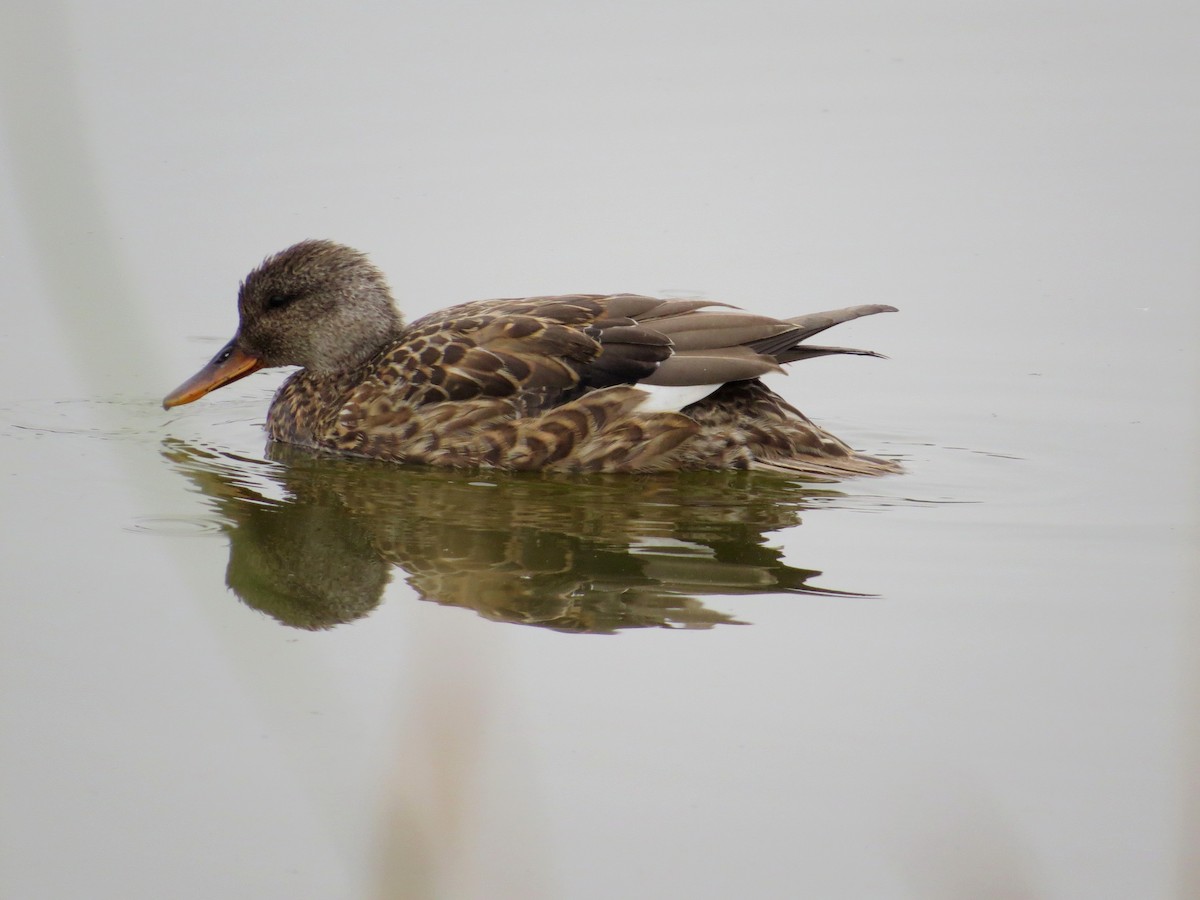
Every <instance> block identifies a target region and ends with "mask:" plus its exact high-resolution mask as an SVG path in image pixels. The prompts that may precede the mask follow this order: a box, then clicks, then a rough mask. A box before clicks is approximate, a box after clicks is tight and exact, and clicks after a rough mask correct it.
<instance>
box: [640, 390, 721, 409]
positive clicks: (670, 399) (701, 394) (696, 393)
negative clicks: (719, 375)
mask: <svg viewBox="0 0 1200 900" xmlns="http://www.w3.org/2000/svg"><path fill="white" fill-rule="evenodd" d="M719 387H721V385H720V384H681V385H674V384H672V385H665V384H639V385H637V389H638V390H639V391H642V392H643V393H645V394H647V395H648V396H647V397H646V399H645V400H643V401H642V402H641V403H640V404H638V408H637V411H638V412H640V413H656V412H679V410H681V409H683V408H684V407H685V406H689V405H691V404H693V403H695V402H697V401H699V400H703V399H704V398H705V397H707V396H708V395H709V394H711V393H712V392H713V391H715V390H716V389H717V388H719Z"/></svg>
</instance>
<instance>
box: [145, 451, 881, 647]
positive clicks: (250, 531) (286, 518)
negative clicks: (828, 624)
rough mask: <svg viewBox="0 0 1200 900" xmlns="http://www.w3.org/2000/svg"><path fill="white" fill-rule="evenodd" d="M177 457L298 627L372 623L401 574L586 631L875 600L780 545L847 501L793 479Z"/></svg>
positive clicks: (480, 602)
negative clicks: (822, 507)
mask: <svg viewBox="0 0 1200 900" xmlns="http://www.w3.org/2000/svg"><path fill="white" fill-rule="evenodd" d="M163 453H164V455H165V456H166V458H167V459H168V460H170V462H171V463H172V464H173V465H174V466H175V467H176V468H177V469H178V471H179V472H181V473H182V474H183V475H185V476H186V477H187V478H189V479H190V480H191V481H192V482H193V483H194V484H195V485H196V486H197V487H198V488H199V489H200V491H202V492H203V493H204V494H206V495H207V496H208V497H209V498H210V500H211V502H212V504H213V506H214V507H215V508H216V510H217V512H218V514H219V517H220V519H221V522H222V525H223V527H224V528H225V530H226V531H227V533H228V535H229V539H230V550H229V567H228V569H227V571H226V581H227V583H228V585H229V587H230V588H231V589H232V590H233V591H234V593H236V594H237V596H238V597H240V598H241V599H242V600H243V601H244V602H245V603H246V604H247V605H249V606H251V607H254V608H255V609H259V610H261V611H263V612H265V613H267V614H269V615H271V616H273V617H274V618H275V619H277V620H278V621H280V622H281V623H283V624H285V625H290V626H293V627H296V628H306V629H322V628H331V627H333V626H335V625H339V624H341V623H343V622H349V621H352V620H354V619H358V618H360V617H362V616H365V615H367V614H368V613H369V612H370V611H371V610H372V609H374V608H375V607H376V606H377V605H378V604H379V602H380V600H381V598H382V596H383V590H384V586H385V585H386V584H387V582H388V580H389V578H390V574H391V569H392V567H397V568H400V569H402V570H403V571H404V572H405V573H406V575H407V579H406V580H407V582H408V584H409V585H410V586H411V587H412V588H413V589H414V590H415V591H416V592H417V593H418V594H419V595H420V596H421V598H422V599H425V600H432V601H435V602H437V603H441V604H444V605H451V606H461V607H465V608H467V609H473V610H475V611H476V612H477V613H479V614H480V615H481V616H484V617H486V618H489V619H493V620H496V621H502V622H513V623H519V624H523V625H538V626H542V627H545V628H552V629H555V630H558V631H569V632H594V633H612V632H615V631H618V630H620V629H623V628H645V627H676V628H710V627H712V626H713V625H718V624H742V623H740V622H738V621H737V620H736V619H733V618H731V617H730V616H728V615H725V614H724V613H721V612H718V611H716V610H713V609H709V608H707V607H705V606H704V605H703V604H702V603H701V602H700V600H699V599H698V598H697V595H703V596H712V595H722V594H737V595H741V594H781V593H793V594H824V595H838V596H862V595H858V594H851V593H848V592H842V591H834V590H829V589H824V588H818V587H814V586H812V585H810V584H809V583H808V582H809V580H810V579H812V578H813V577H814V576H816V575H819V574H820V573H819V572H816V571H814V570H810V569H797V568H793V567H791V566H788V565H786V564H785V563H783V561H782V558H781V557H782V554H781V552H780V551H779V550H775V549H772V548H770V547H769V546H766V540H767V539H766V537H765V535H766V534H767V533H768V532H772V531H778V530H780V529H784V528H790V527H793V526H795V525H799V524H800V513H801V511H802V510H803V509H804V508H805V507H806V506H807V505H810V504H811V503H812V502H813V500H814V499H815V498H818V497H820V496H822V495H829V494H831V493H833V492H831V491H829V490H819V489H816V488H814V487H813V486H812V485H803V484H800V483H797V482H794V481H790V480H787V479H783V478H780V477H778V476H764V475H757V474H752V473H745V472H695V473H685V474H671V475H653V476H630V475H619V476H603V475H595V476H564V475H548V474H538V473H502V472H491V471H489V472H486V473H484V472H478V471H469V472H460V471H453V470H445V469H440V470H435V469H426V468H408V467H405V466H398V465H395V464H392V463H381V462H375V461H371V460H358V459H346V458H331V457H327V456H320V455H315V454H312V453H310V452H309V451H306V450H303V449H299V448H296V447H291V446H288V445H284V444H272V445H270V447H269V449H268V459H269V462H264V461H262V460H251V459H243V458H240V457H237V456H234V455H231V454H226V453H221V452H216V451H212V450H208V449H205V448H203V447H200V446H197V445H193V444H189V443H186V442H184V441H180V440H178V439H174V438H169V439H167V440H166V441H165V442H164V445H163ZM272 495H275V496H283V497H285V498H286V499H282V500H279V499H271V497H272Z"/></svg>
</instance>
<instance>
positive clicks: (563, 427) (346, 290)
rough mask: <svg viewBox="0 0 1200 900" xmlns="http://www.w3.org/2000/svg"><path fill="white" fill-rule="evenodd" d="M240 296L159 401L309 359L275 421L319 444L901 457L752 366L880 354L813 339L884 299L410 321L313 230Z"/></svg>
mask: <svg viewBox="0 0 1200 900" xmlns="http://www.w3.org/2000/svg"><path fill="white" fill-rule="evenodd" d="M238 311H239V315H240V319H241V324H240V327H239V328H238V332H237V334H236V335H235V336H234V338H233V340H231V341H230V342H229V344H227V345H226V346H225V347H224V348H223V349H222V350H221V351H220V352H219V353H218V354H217V356H216V357H215V358H214V359H213V361H212V362H211V363H209V365H208V366H206V367H205V368H204V369H203V370H201V372H199V373H197V375H196V376H194V377H193V378H192V379H190V380H189V381H187V382H185V383H184V384H183V385H181V386H180V387H179V388H178V389H176V390H175V391H174V392H172V393H171V394H170V395H168V397H167V398H166V400H165V401H164V405H165V406H168V407H170V406H176V405H179V404H181V403H187V402H190V401H191V400H194V399H196V398H197V397H199V396H202V395H203V394H204V393H207V392H208V391H210V390H213V389H214V388H217V387H220V386H222V385H224V384H228V383H229V382H230V381H233V380H236V379H237V378H240V377H242V376H243V375H246V374H249V373H250V372H252V371H255V370H256V369H258V368H261V367H263V366H279V365H299V366H301V367H302V368H301V370H300V371H298V372H296V373H295V374H293V375H292V376H291V377H290V378H289V379H288V380H287V381H286V382H285V383H284V385H283V386H282V387H281V388H280V390H279V392H278V394H276V396H275V399H274V401H273V402H272V404H271V408H270V411H269V413H268V415H267V433H268V434H269V435H270V437H271V438H272V439H273V440H276V441H283V442H287V443H292V444H298V445H301V446H306V447H313V448H317V449H321V450H326V451H332V452H338V453H346V454H353V455H358V456H368V457H374V458H378V459H386V460H393V461H396V462H413V463H424V464H428V465H439V466H457V467H467V466H485V467H496V468H503V469H555V470H562V471H578V472H649V471H661V470H673V469H719V468H756V469H774V470H779V471H786V472H794V473H801V474H809V475H815V476H826V477H829V476H834V477H836V476H841V475H854V474H881V473H884V472H893V471H896V470H897V468H898V467H897V466H896V465H895V464H894V463H891V462H888V461H885V460H880V459H875V458H873V457H868V456H863V455H861V454H858V453H855V452H854V451H853V450H851V449H850V448H849V447H847V446H846V445H845V444H843V443H842V442H841V441H839V440H838V439H837V438H835V437H834V436H833V435H831V434H829V433H828V432H826V431H823V430H822V429H820V428H819V427H817V426H816V425H814V424H813V423H812V422H811V421H809V420H808V419H807V418H806V417H805V416H804V415H803V414H802V413H800V412H799V411H798V410H796V409H795V408H793V407H792V406H790V405H789V404H787V403H786V402H784V400H783V399H782V398H780V397H779V396H778V395H776V394H775V393H774V392H772V391H771V390H770V389H768V388H767V387H766V386H765V385H764V384H763V383H762V382H761V381H759V380H758V379H759V376H761V375H765V374H767V373H769V372H778V371H781V366H782V365H783V364H785V363H788V362H794V361H796V360H800V359H807V358H809V357H812V356H822V355H826V354H831V353H854V354H860V355H868V356H876V355H878V354H875V353H871V352H870V351H863V350H850V349H846V348H841V347H821V346H813V345H809V344H806V343H803V342H804V341H806V340H807V339H808V338H810V337H812V336H813V335H815V334H817V333H819V332H821V331H824V330H825V329H826V328H829V327H831V326H833V325H836V324H838V323H840V322H845V321H848V320H850V319H854V318H858V317H860V316H865V315H871V314H874V313H878V312H890V311H893V309H892V307H890V306H878V305H875V306H855V307H850V308H847V309H842V310H836V311H832V312H824V313H815V314H811V315H807V316H798V317H796V318H794V319H787V320H780V319H773V318H770V317H767V316H759V315H753V314H751V313H747V312H743V311H741V310H738V309H735V308H733V307H730V306H728V305H726V304H722V303H717V302H715V301H711V300H661V299H657V298H654V297H643V296H639V295H635V294H612V295H601V294H570V295H565V296H556V297H528V298H523V299H510V300H482V301H477V302H474V303H465V304H462V305H459V306H454V307H450V308H448V309H444V310H441V311H439V312H436V313H432V314H431V315H428V316H425V317H423V318H421V319H418V320H417V321H415V322H413V323H411V324H410V325H407V326H405V324H404V322H403V320H402V319H401V317H400V314H399V313H398V311H397V310H396V308H395V305H394V303H393V301H392V298H391V294H390V292H389V290H388V287H387V284H386V281H385V280H384V278H383V275H382V274H381V273H380V272H379V270H378V269H376V268H375V267H374V266H373V265H371V263H370V262H368V261H367V259H366V257H365V256H363V255H362V254H360V253H358V252H357V251H354V250H351V249H350V248H348V247H344V246H341V245H339V244H334V243H331V242H327V241H305V242H303V243H300V244H296V245H295V246H293V247H290V248H288V249H287V250H284V251H283V252H282V253H279V254H277V255H275V256H272V257H270V258H268V259H267V260H265V261H264V262H263V264H262V265H261V266H260V267H259V268H257V269H255V270H254V271H253V272H251V273H250V275H248V276H247V277H246V280H245V281H244V282H243V284H242V287H241V290H240V292H239V295H238Z"/></svg>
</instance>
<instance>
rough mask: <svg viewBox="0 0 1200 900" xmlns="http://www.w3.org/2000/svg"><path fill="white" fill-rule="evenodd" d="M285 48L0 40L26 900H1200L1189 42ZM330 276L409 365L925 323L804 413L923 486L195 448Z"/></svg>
mask: <svg viewBox="0 0 1200 900" xmlns="http://www.w3.org/2000/svg"><path fill="white" fill-rule="evenodd" d="M277 12H279V14H278V15H276V14H274V13H272V11H271V9H270V8H269V7H268V6H263V7H255V8H254V9H251V10H241V11H239V13H238V14H237V15H236V16H233V17H228V16H226V17H211V16H210V14H209V13H204V14H203V15H202V14H201V12H200V11H199V10H190V11H187V12H181V11H178V10H177V11H171V12H166V11H162V10H159V9H158V8H157V7H149V6H143V5H141V4H138V3H130V4H125V5H123V6H121V7H120V8H115V9H114V10H111V11H109V12H106V13H105V14H104V15H100V14H99V13H98V8H97V9H92V8H90V7H86V6H83V5H78V6H77V5H73V4H58V5H56V4H49V5H38V6H37V7H36V9H35V8H33V7H31V8H30V9H26V10H22V11H20V13H19V15H18V14H17V13H13V12H5V13H0V34H3V35H4V37H3V38H0V41H2V42H4V45H3V46H0V51H2V52H0V59H2V60H3V62H0V65H3V66H4V67H5V69H4V78H3V80H2V81H0V83H2V84H3V85H4V91H3V98H4V106H3V107H2V108H0V111H2V112H3V120H2V124H3V127H4V144H3V145H2V146H3V154H4V155H3V156H2V157H0V162H2V163H3V166H2V167H0V179H2V182H0V183H2V185H3V190H4V192H5V194H6V196H12V197H13V198H15V199H14V200H13V202H11V203H5V204H0V206H2V209H0V239H2V246H3V247H4V248H5V250H4V260H3V262H4V265H3V268H2V269H0V286H2V291H3V294H2V296H3V300H2V302H3V304H4V305H3V309H4V312H5V316H6V319H7V323H6V327H5V329H4V332H5V337H4V341H5V344H4V354H3V355H0V509H2V510H3V522H4V539H3V541H2V542H0V562H2V567H3V573H4V576H3V586H4V590H3V595H4V602H3V604H0V617H2V626H0V635H3V637H2V638H0V641H2V646H0V673H2V675H0V677H2V678H3V683H4V685H5V690H4V693H3V695H2V698H3V699H2V700H0V710H2V715H3V745H2V748H0V763H2V765H0V786H2V787H0V789H2V791H3V803H2V804H0V809H2V812H0V884H2V885H3V889H2V891H0V893H2V894H3V896H4V897H9V896H11V897H14V898H21V900H25V898H61V897H76V896H80V897H83V896H86V897H96V898H110V897H111V898H131V897H139V898H140V897H147V898H150V897H155V898H157V897H180V898H192V897H194V898H208V897H220V896H247V897H251V896H253V897H287V898H297V897H306V898H307V897H311V898H351V900H355V898H366V897H388V898H392V897H427V898H444V897H449V898H460V897H461V898H497V897H514V898H517V897H520V898H529V897H537V898H608V897H712V898H724V897H731V896H745V897H781V898H783V897H821V898H851V900H857V898H943V897H944V898H958V897H1038V898H1041V897H1052V898H1060V897H1061V898H1083V897H1086V898H1089V900H1090V898H1129V897H1139V898H1176V897H1179V898H1182V897H1193V896H1196V895H1197V894H1200V868H1198V866H1200V861H1198V860H1197V849H1196V848H1197V847H1200V785H1198V778H1197V774H1196V773H1197V772H1200V728H1198V726H1197V724H1196V723H1197V715H1198V708H1200V655H1198V654H1197V651H1196V647H1197V645H1198V641H1200V610H1198V603H1197V594H1198V592H1197V584H1198V582H1197V578H1196V575H1197V573H1196V546H1197V537H1198V534H1197V496H1198V494H1200V492H1198V491H1197V487H1198V482H1197V465H1196V453H1195V447H1196V445H1197V437H1198V433H1197V410H1198V409H1200V403H1198V402H1197V401H1198V400H1200V396H1198V395H1200V374H1198V370H1197V364H1196V352H1195V347H1196V346H1197V337H1198V336H1200V335H1198V328H1197V320H1198V307H1197V302H1196V298H1197V296H1200V291H1198V288H1200V273H1198V270H1197V268H1196V265H1195V248H1196V246H1198V245H1200V243H1198V242H1200V230H1198V229H1200V225H1198V220H1197V216H1196V210H1197V209H1200V185H1198V183H1197V177H1196V173H1195V166H1194V161H1195V159H1196V158H1197V154H1198V153H1200V126H1198V125H1197V118H1196V116H1195V110H1196V108H1197V99H1198V98H1197V90H1196V85H1200V71H1198V63H1197V59H1196V57H1195V54H1194V52H1192V51H1191V49H1190V48H1191V41H1190V40H1189V35H1191V36H1194V35H1196V34H1197V33H1198V32H1200V28H1198V27H1197V22H1196V21H1195V20H1196V16H1195V15H1194V14H1193V13H1190V12H1185V11H1182V10H1180V9H1177V8H1175V7H1173V6H1170V5H1169V4H1151V6H1149V7H1146V6H1145V5H1142V4H1139V5H1138V6H1136V7H1134V6H1132V5H1124V4H1120V3H1106V4H1101V6H1100V7H1097V6H1095V5H1086V6H1084V5H1080V6H1079V7H1078V8H1075V7H1072V6H1071V5H1070V4H1052V5H1051V6H1048V7H1045V8H1044V9H1043V10H1041V11H1039V12H1038V13H1037V14H1036V15H1035V14H1034V13H1033V12H1029V11H1023V10H1017V9H1015V8H1014V9H1012V10H991V11H990V12H987V11H985V10H983V9H982V8H980V10H978V11H971V10H965V9H964V10H960V11H957V12H953V13H952V12H951V11H950V10H949V9H948V8H947V9H943V8H942V7H940V6H937V5H936V4H918V5H917V6H916V7H913V8H912V9H911V10H908V11H906V12H905V13H904V14H903V15H901V14H900V13H899V12H895V13H887V12H883V11H880V12H877V13H874V14H871V15H867V14H865V13H863V14H861V15H860V14H859V13H862V11H861V10H860V11H858V12H854V11H852V10H850V9H849V8H847V10H846V11H845V12H836V11H833V9H832V8H830V9H829V10H824V11H821V10H817V9H816V8H807V7H803V6H799V7H797V6H793V5H783V4H770V3H761V4H751V6H750V7H746V6H744V5H739V6H738V7H737V9H736V10H734V9H733V7H728V8H726V7H723V6H722V5H721V4H709V5H702V6H688V7H683V6H678V7H676V6H671V5H670V4H650V5H638V6H636V7H635V6H629V7H624V6H620V5H619V6H618V7H614V8H612V9H611V10H610V11H608V12H605V13H604V14H603V15H601V14H600V13H588V14H587V15H584V14H583V13H579V14H578V15H577V16H576V14H572V15H571V16H567V15H566V14H562V15H558V14H555V15H551V11H550V9H549V8H546V9H544V10H542V9H540V8H539V7H538V6H537V5H536V4H530V5H528V6H524V7H519V8H518V7H514V8H512V9H511V10H508V11H507V12H505V13H504V15H500V14H499V13H495V14H488V13H476V12H472V13H470V15H467V14H466V12H465V11H456V10H454V9H452V8H450V7H445V8H443V7H436V8H435V7H432V6H429V7H427V8H424V9H419V10H418V9H413V10H406V11H395V12H389V13H387V14H383V13H380V14H378V15H372V16H368V15H365V14H360V13H354V14H351V13H339V14H338V16H337V17H336V18H331V17H330V16H329V15H327V14H322V13H319V12H317V11H307V12H306V11H300V12H296V11H295V10H293V9H292V8H291V7H288V11H287V14H286V15H284V14H282V12H283V11H282V8H281V10H280V11H277ZM135 25H136V28H135ZM135 35H136V36H135ZM14 85H20V86H21V87H20V88H14ZM325 236H328V237H333V238H337V239H340V240H343V241H347V242H350V243H353V244H356V245H359V246H361V247H362V249H364V250H367V251H369V252H371V253H372V254H373V256H374V257H375V258H376V260H377V261H378V262H379V263H380V264H381V265H382V266H383V267H384V268H385V269H386V270H387V271H388V272H389V274H390V275H391V276H392V279H393V284H394V286H395V288H396V290H397V293H398V294H399V295H400V297H401V299H402V301H403V303H404V305H405V307H406V309H407V310H408V311H409V312H410V314H413V315H416V314H420V313H423V312H426V311H429V310H430V309H433V308H435V307H437V306H441V305H445V304H448V303H452V302H457V301H461V300H468V299H476V298H480V297H485V296H512V295H520V294H533V293H545V292H563V291H574V290H635V291H643V292H648V293H655V292H658V293H662V292H676V293H697V294H703V295H711V296H715V297H717V298H719V299H724V300H727V301H729V302H733V303H735V304H738V305H743V306H747V307H750V308H753V309H756V310H761V311H762V312H765V313H768V314H775V315H781V316H782V315H793V314H797V313H800V312H806V311H811V310H814V309H819V308H833V307H838V306H845V305H849V304H851V303H862V302H887V303H892V304H894V305H896V306H898V307H900V308H901V313H900V314H899V315H896V316H886V317H883V316H881V317H873V318H872V319H868V320H863V321H859V322H854V323H850V324H849V325H847V326H844V327H842V328H839V330H838V331H839V333H838V338H837V340H838V342H839V343H845V344H847V345H850V346H862V347H869V348H871V349H876V350H879V351H881V352H884V353H886V354H888V355H889V356H890V357H891V359H889V360H874V359H860V358H856V359H826V360H814V361H812V362H807V363H802V364H800V365H798V366H795V367H793V369H794V371H793V374H792V375H791V376H790V377H788V378H781V379H779V380H778V383H777V385H776V386H777V388H778V389H779V390H780V391H781V392H783V393H784V394H785V396H787V397H788V399H790V400H792V401H793V402H795V403H796V404H797V405H798V406H800V407H801V408H802V409H804V410H805V412H807V413H808V414H809V415H810V416H812V417H813V418H815V419H816V420H817V421H819V422H820V423H822V424H824V425H826V426H827V427H829V428H830V429H831V430H833V431H834V432H835V433H837V434H838V435H839V436H841V437H843V438H845V439H847V440H848V441H849V442H850V443H852V444H853V445H855V446H857V447H860V448H862V449H865V450H868V451H871V452H875V453H879V454H883V455H886V456H889V457H892V458H896V459H898V460H900V461H901V462H902V463H903V464H904V466H905V468H906V471H905V473H904V474H903V475H898V476H892V477H887V478H880V479H868V480H862V479H860V480H854V481H847V482H842V483H836V484H812V483H809V484H804V483H799V482H796V481H792V480H789V479H783V478H774V477H762V476H752V475H746V474H736V473H730V474H725V473H713V474H697V475H688V476H680V477H667V476H655V477H644V478H632V477H631V478H582V479H578V478H577V479H572V478H562V477H544V476H537V475H534V476H529V475H524V476H513V475H503V474H496V473H478V472H465V473H458V472H438V471H428V470H419V469H409V468H405V467H395V466H387V465H382V464H376V463H372V462H364V461H354V460H332V459H322V458H314V457H312V456H310V455H307V454H304V453H301V452H297V451H295V450H289V449H287V448H279V447H267V446H265V445H264V442H263V438H262V431H261V422H262V419H263V416H264V415H265V411H266V406H267V403H268V402H269V398H270V396H271V392H272V390H273V388H274V386H275V385H277V384H278V382H279V380H280V379H281V377H282V376H281V374H280V373H262V374H259V375H255V376H253V377H252V378H249V379H246V380H245V381H244V382H240V383H238V384H237V385H233V386H230V387H229V388H227V389H224V390H222V391H220V392H219V393H217V394H215V395H213V396H211V397H210V398H206V400H204V401H202V402H201V403H198V404H196V405H194V406H190V407H186V408H183V409H180V410H175V411H172V412H170V413H164V412H163V411H162V409H161V408H160V406H159V401H160V398H161V396H162V394H163V393H164V392H165V391H166V390H167V389H169V388H170V387H172V386H173V385H174V384H176V383H177V382H178V381H179V380H180V379H181V378H182V377H183V376H184V375H186V374H188V373H190V372H191V371H193V370H194V369H195V368H196V366H197V365H198V364H199V363H200V362H202V361H203V360H205V359H207V358H208V356H209V355H211V353H212V352H213V351H214V350H215V349H216V347H218V346H219V345H220V343H222V342H223V341H224V340H225V339H227V338H228V337H229V334H230V333H231V332H232V329H233V327H234V325H235V318H234V297H235V291H236V284H237V280H238V279H239V278H240V277H241V276H242V275H244V274H245V272H246V271H247V270H249V268H251V267H252V266H253V265H254V264H255V262H256V261H257V260H258V259H259V258H261V257H262V256H263V255H265V254H266V253H268V252H270V251H273V250H276V249H279V248H281V247H283V246H285V245H287V244H289V243H291V242H293V241H295V240H298V239H301V238H305V237H325Z"/></svg>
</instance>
